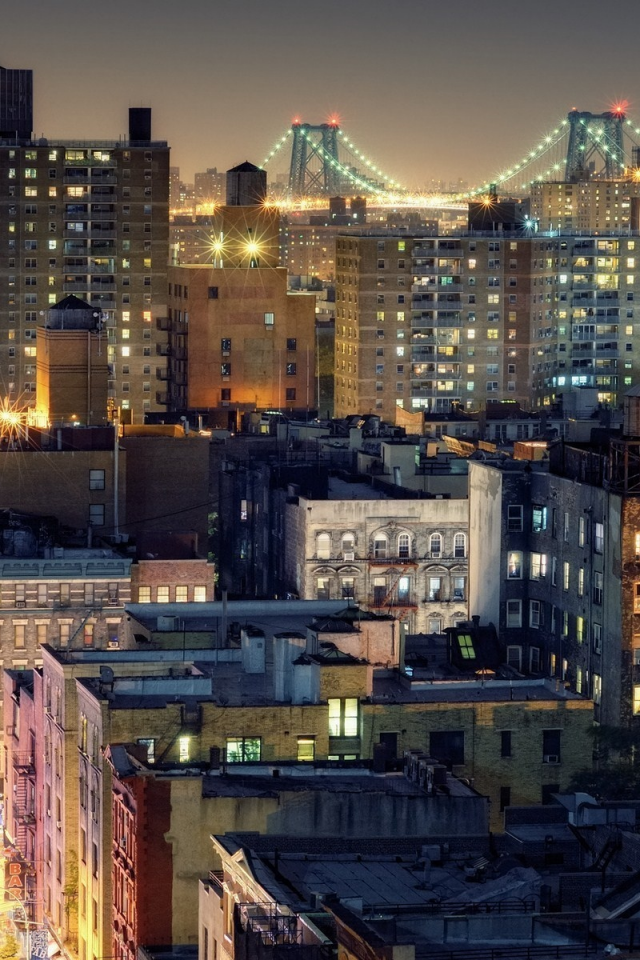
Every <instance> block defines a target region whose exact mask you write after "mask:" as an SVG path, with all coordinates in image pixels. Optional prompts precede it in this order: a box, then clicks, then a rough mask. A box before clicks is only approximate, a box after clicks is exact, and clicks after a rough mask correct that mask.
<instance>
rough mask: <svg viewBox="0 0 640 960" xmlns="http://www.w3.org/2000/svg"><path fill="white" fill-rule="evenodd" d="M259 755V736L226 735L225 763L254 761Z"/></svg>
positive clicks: (258, 758)
mask: <svg viewBox="0 0 640 960" xmlns="http://www.w3.org/2000/svg"><path fill="white" fill-rule="evenodd" d="M260 755H261V741H260V737H227V763H246V762H248V763H250V762H252V761H254V762H255V761H257V760H260Z"/></svg>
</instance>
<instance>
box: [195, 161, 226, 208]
mask: <svg viewBox="0 0 640 960" xmlns="http://www.w3.org/2000/svg"><path fill="white" fill-rule="evenodd" d="M226 191H227V175H226V173H225V172H224V171H223V170H218V168H217V167H208V168H207V169H206V170H205V171H204V172H202V173H196V174H194V177H193V192H194V194H195V200H196V203H197V204H209V203H212V204H216V203H224V201H225V198H226Z"/></svg>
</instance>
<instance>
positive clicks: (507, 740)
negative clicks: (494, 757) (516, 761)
mask: <svg viewBox="0 0 640 960" xmlns="http://www.w3.org/2000/svg"><path fill="white" fill-rule="evenodd" d="M500 756H501V757H510V756H511V730H502V731H501V732H500Z"/></svg>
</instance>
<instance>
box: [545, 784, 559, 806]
mask: <svg viewBox="0 0 640 960" xmlns="http://www.w3.org/2000/svg"><path fill="white" fill-rule="evenodd" d="M559 792H560V784H559V783H543V784H542V802H543V803H557V801H556V800H555V799H554V797H553V794H554V793H559Z"/></svg>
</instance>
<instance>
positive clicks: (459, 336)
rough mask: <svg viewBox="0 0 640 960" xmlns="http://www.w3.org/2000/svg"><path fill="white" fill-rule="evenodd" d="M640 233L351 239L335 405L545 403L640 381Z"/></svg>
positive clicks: (346, 410) (340, 274)
mask: <svg viewBox="0 0 640 960" xmlns="http://www.w3.org/2000/svg"><path fill="white" fill-rule="evenodd" d="M637 243H638V241H637V240H636V239H634V238H631V237H626V236H625V237H622V236H611V237H602V236H599V235H592V236H580V237H576V236H572V235H566V236H557V235H556V234H554V235H553V236H551V235H548V236H544V235H543V234H533V235H530V236H527V235H525V236H521V235H518V236H517V237H513V238H511V237H510V238H496V235H495V234H493V233H492V234H491V235H484V234H483V235H474V234H469V235H463V236H459V237H455V238H454V237H447V238H442V237H439V238H436V237H408V236H403V237H389V236H385V237H383V236H381V237H370V236H367V237H339V238H338V240H337V248H336V281H337V282H336V354H335V378H336V389H335V412H336V415H337V416H346V415H349V414H355V413H360V414H363V413H372V412H377V413H379V414H380V415H381V416H383V417H384V418H385V419H387V420H390V421H392V422H393V420H394V417H395V409H396V407H398V408H402V409H403V410H425V411H430V412H449V411H450V409H451V407H452V405H457V404H461V405H462V406H463V407H464V408H465V409H467V410H479V409H482V408H483V407H485V405H486V404H487V402H490V401H494V400H515V401H517V402H518V403H520V405H521V407H522V409H524V410H528V409H536V408H539V407H544V406H547V405H549V404H550V403H552V402H553V401H554V400H555V399H557V398H558V397H559V396H560V395H564V394H565V393H566V392H568V391H570V390H571V389H573V388H575V387H579V386H592V387H595V388H596V389H597V394H598V400H599V401H600V402H601V403H604V404H610V405H615V404H617V403H619V402H620V401H621V399H622V394H623V392H624V389H625V388H627V387H629V386H631V385H632V384H633V383H634V382H635V381H636V380H637V378H638V375H639V363H640V361H639V360H638V334H637V324H636V322H635V320H636V319H637V318H636V317H635V313H634V310H635V308H634V300H635V299H637V297H638V295H639V294H638V283H639V282H640V281H639V280H638V277H639V274H638V272H637V271H636V266H635V265H636V256H637V250H636V244H637Z"/></svg>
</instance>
